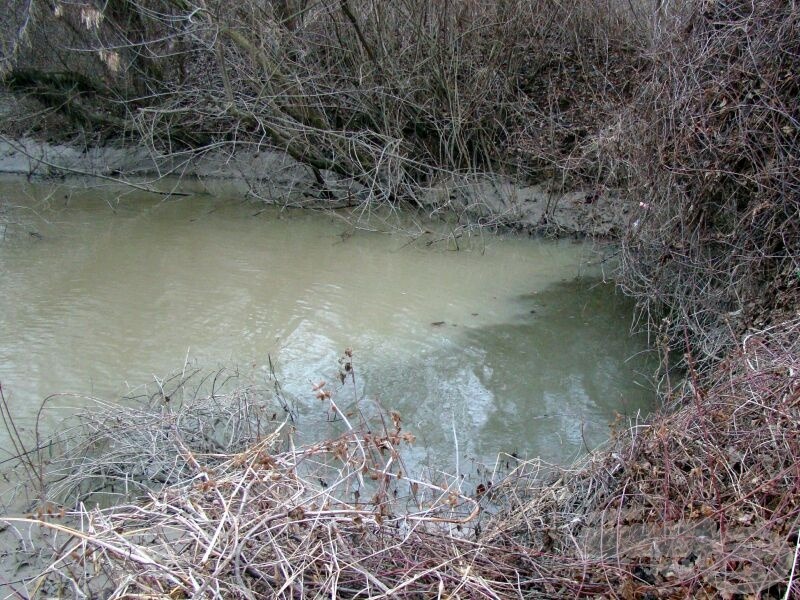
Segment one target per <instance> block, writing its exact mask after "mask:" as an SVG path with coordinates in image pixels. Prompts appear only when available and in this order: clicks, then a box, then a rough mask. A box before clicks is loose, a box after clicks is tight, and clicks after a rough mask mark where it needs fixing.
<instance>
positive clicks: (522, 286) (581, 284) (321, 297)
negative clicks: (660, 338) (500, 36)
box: [0, 179, 653, 467]
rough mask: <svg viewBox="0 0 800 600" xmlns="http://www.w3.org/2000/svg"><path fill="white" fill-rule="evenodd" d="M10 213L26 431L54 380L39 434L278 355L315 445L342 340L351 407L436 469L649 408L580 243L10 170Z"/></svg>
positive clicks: (638, 359)
mask: <svg viewBox="0 0 800 600" xmlns="http://www.w3.org/2000/svg"><path fill="white" fill-rule="evenodd" d="M0 210H1V211H2V212H1V213H0V277H1V278H2V283H1V284H0V382H2V386H3V390H4V393H5V395H6V399H7V401H8V402H9V405H10V407H11V410H12V411H13V413H14V416H15V419H16V420H17V422H18V424H19V426H20V427H22V428H23V429H27V430H30V427H31V425H32V423H33V420H34V416H35V413H36V411H37V410H38V408H39V406H40V403H41V401H42V399H43V398H45V397H46V396H47V395H48V394H51V393H54V392H70V393H74V394H76V395H75V396H62V397H59V399H58V402H53V408H52V409H51V414H50V416H49V419H48V420H47V423H48V425H47V426H48V427H53V426H55V424H56V423H57V421H58V418H60V417H61V416H63V415H65V414H67V413H68V412H69V411H70V410H72V407H74V406H75V405H79V404H81V403H82V402H84V400H82V399H81V396H83V395H90V396H94V397H99V398H102V399H105V400H114V399H115V398H119V397H120V396H124V395H126V394H131V393H132V391H133V390H135V389H136V388H137V387H138V386H140V385H142V384H144V383H147V382H152V381H154V378H159V377H162V376H164V375H166V374H168V373H170V372H172V371H174V370H176V369H177V370H181V369H182V368H184V365H185V364H187V361H188V365H190V366H191V367H195V366H196V367H199V368H202V369H215V368H219V367H223V366H224V367H227V368H235V367H237V366H238V368H239V370H240V372H241V373H242V374H243V378H245V377H248V378H251V379H256V380H257V379H258V378H259V377H261V378H263V377H264V376H265V375H266V373H267V365H268V363H269V359H270V358H271V360H272V363H273V365H274V366H275V369H276V372H277V375H278V377H279V379H280V381H281V383H282V385H283V389H284V390H285V391H286V393H287V394H289V395H291V396H292V397H293V398H295V400H296V402H297V405H298V408H299V412H300V418H299V422H298V431H299V432H301V433H300V435H301V436H305V437H306V438H307V439H310V438H312V437H313V436H316V435H320V434H324V433H325V432H326V428H329V427H331V425H330V424H329V423H328V422H327V416H326V411H325V409H324V407H322V406H321V405H320V402H319V401H318V400H316V399H315V398H314V396H313V393H312V391H311V386H312V384H313V383H315V382H318V381H319V380H321V379H327V380H328V381H334V380H335V377H336V373H337V369H338V364H337V358H338V357H339V356H340V355H341V353H342V351H343V350H344V349H345V348H352V350H353V352H354V361H355V367H356V371H357V382H358V386H357V390H356V391H355V392H354V393H355V394H356V395H357V397H358V400H359V402H367V403H373V404H374V403H379V404H380V405H381V406H382V407H383V408H385V409H387V410H397V411H398V412H399V413H401V414H402V415H403V419H404V422H405V424H406V427H407V428H408V429H409V430H411V431H412V432H413V433H415V434H416V436H417V439H418V442H417V445H416V449H415V450H414V451H413V456H414V457H415V460H418V461H420V462H423V463H424V462H428V463H431V464H434V465H437V466H443V467H446V466H448V465H452V464H453V463H454V461H455V440H454V438H457V440H458V448H459V454H460V456H459V461H460V463H461V464H462V465H466V464H468V463H471V462H472V461H473V460H477V461H481V462H493V461H494V457H495V456H496V454H497V453H498V452H501V451H502V452H507V453H516V454H518V455H520V456H534V455H540V456H542V457H544V458H546V459H548V460H553V461H567V460H569V459H570V458H572V457H574V456H575V455H577V454H579V453H580V452H582V451H584V449H585V448H586V447H593V446H594V445H596V444H598V443H600V442H601V441H602V440H603V439H605V438H606V437H607V434H608V423H609V421H611V420H613V419H614V417H615V415H616V414H617V413H623V414H627V415H631V414H635V413H636V411H639V410H644V411H647V410H648V409H649V408H650V407H651V402H652V399H653V393H652V391H651V390H650V389H649V388H648V386H647V385H646V383H645V382H646V378H645V376H644V375H642V374H641V373H644V374H646V373H647V372H648V371H649V369H650V366H649V363H648V362H647V360H646V359H645V357H644V355H643V350H644V348H645V342H644V340H642V339H640V338H635V337H631V336H629V333H628V332H629V328H630V323H631V315H632V310H631V305H630V304H629V303H628V302H626V301H624V300H623V299H622V298H620V297H619V295H617V294H615V292H614V290H613V288H612V287H611V286H609V285H603V284H601V283H600V282H599V280H598V279H597V275H598V274H599V271H598V269H597V267H592V266H588V265H587V261H588V260H590V259H592V258H593V256H594V255H593V254H592V252H591V249H590V248H589V247H588V246H586V245H584V244H578V243H574V242H558V243H555V242H549V241H535V240H531V239H528V238H519V237H513V236H498V235H488V234H482V235H478V234H472V235H469V236H468V235H466V234H464V232H461V233H459V232H458V231H454V230H452V229H448V228H447V227H444V226H442V225H433V224H431V223H428V222H426V221H424V220H422V219H421V217H419V216H415V215H403V216H401V217H397V215H394V216H391V215H390V216H391V221H386V220H384V219H382V218H380V217H379V216H373V217H372V218H371V219H370V220H368V221H362V225H361V226H358V227H356V226H354V225H353V224H352V222H351V221H348V220H347V219H345V218H343V217H344V215H342V214H338V215H337V214H325V213H318V212H309V211H306V212H298V211H288V210H284V211H282V210H279V209H272V208H271V209H264V208H263V207H262V206H259V205H254V204H252V203H249V202H245V201H241V199H236V198H234V197H230V196H229V197H225V195H224V194H223V195H222V196H216V197H215V196H212V195H209V194H195V195H190V196H185V197H164V196H156V195H152V194H146V193H141V192H136V191H132V190H120V189H119V188H114V187H110V186H104V185H97V184H95V185H91V186H89V187H86V186H85V185H78V184H72V185H65V184H58V185H51V184H47V185H45V184H30V183H27V182H25V181H21V180H16V179H6V180H2V181H0ZM350 216H351V217H352V215H350ZM399 225H402V226H403V227H402V229H403V231H401V230H400V227H399ZM375 229H377V230H381V231H373V230H375ZM392 230H393V232H391V231H392ZM387 231H389V232H388V233H387ZM409 232H411V233H412V235H411V236H409ZM245 373H247V375H246V376H245V375H244V374H245ZM347 393H348V394H352V393H353V392H347ZM2 435H4V434H0V437H1V436H2ZM3 439H5V438H3ZM7 446H8V444H6V443H2V444H0V447H2V451H3V452H6V453H7V454H8V453H9V450H7Z"/></svg>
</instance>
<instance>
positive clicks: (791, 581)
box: [783, 529, 800, 600]
mask: <svg viewBox="0 0 800 600" xmlns="http://www.w3.org/2000/svg"><path fill="white" fill-rule="evenodd" d="M798 554H800V529H798V530H797V544H795V547H794V560H793V561H792V571H791V572H790V573H789V581H788V583H787V584H786V594H785V595H784V596H783V600H789V598H790V597H791V596H792V587H794V585H793V584H794V574H795V571H796V570H797V555H798Z"/></svg>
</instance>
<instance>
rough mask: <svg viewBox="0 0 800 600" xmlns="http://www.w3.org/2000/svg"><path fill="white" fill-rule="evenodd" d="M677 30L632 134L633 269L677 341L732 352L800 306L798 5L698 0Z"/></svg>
mask: <svg viewBox="0 0 800 600" xmlns="http://www.w3.org/2000/svg"><path fill="white" fill-rule="evenodd" d="M673 36H674V39H672V40H670V41H669V43H668V44H665V47H664V48H663V51H664V54H663V56H662V57H661V59H660V64H659V65H658V66H657V67H656V69H655V73H654V77H653V81H652V82H651V83H650V84H649V87H648V89H647V90H646V93H645V97H644V98H643V100H642V101H641V103H640V105H639V106H638V107H637V112H638V117H639V119H638V120H636V121H634V123H633V125H632V127H633V128H634V129H635V130H636V132H635V136H636V137H634V133H631V135H630V136H629V137H630V140H631V142H630V144H629V153H630V156H631V164H632V165H633V172H634V173H633V177H632V179H633V182H634V183H636V184H637V187H636V188H635V189H634V190H633V194H634V197H635V198H637V199H638V200H641V205H640V206H641V210H640V214H639V215H638V217H637V219H636V220H635V222H634V223H633V224H632V227H631V228H630V229H629V231H628V234H627V236H626V239H625V256H624V262H623V281H624V284H625V285H626V286H627V288H628V290H629V291H630V292H631V293H633V294H634V295H635V296H636V298H637V299H638V300H639V302H640V303H641V305H642V306H644V307H645V309H646V310H647V311H648V312H649V315H650V318H651V325H652V327H653V329H655V330H661V331H662V332H663V333H664V334H665V335H666V338H665V343H666V344H667V345H668V346H669V347H671V348H681V347H684V340H685V339H690V340H691V342H692V344H694V345H695V346H696V347H697V348H699V349H700V357H702V358H711V359H713V360H720V359H722V358H723V357H724V356H725V354H726V350H727V349H728V348H730V347H731V346H733V345H735V343H736V340H737V338H738V336H739V335H740V334H741V333H742V332H743V331H745V329H746V328H747V327H750V326H756V327H759V326H765V325H767V324H769V323H770V322H779V321H780V319H781V318H782V317H786V316H788V317H792V316H794V313H795V310H796V307H797V306H798V289H799V288H800V285H799V284H800V259H798V256H800V103H799V102H798V98H800V54H799V53H798V50H797V49H798V47H800V7H798V6H797V4H796V3H794V2H781V1H777V0H776V1H765V2H745V1H734V2H704V3H697V4H696V5H695V6H694V7H693V10H692V11H690V12H689V13H688V14H687V15H686V17H685V19H684V21H683V22H682V23H680V26H679V27H676V30H675V31H674V32H673ZM633 140H635V141H633ZM662 317H664V320H663V321H661V318H662Z"/></svg>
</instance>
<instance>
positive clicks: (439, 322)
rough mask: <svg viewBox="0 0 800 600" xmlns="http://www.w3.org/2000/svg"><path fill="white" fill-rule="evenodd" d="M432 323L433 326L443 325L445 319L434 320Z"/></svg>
mask: <svg viewBox="0 0 800 600" xmlns="http://www.w3.org/2000/svg"><path fill="white" fill-rule="evenodd" d="M431 325H432V326H433V327H441V326H442V325H444V321H434V322H433V323H431Z"/></svg>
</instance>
